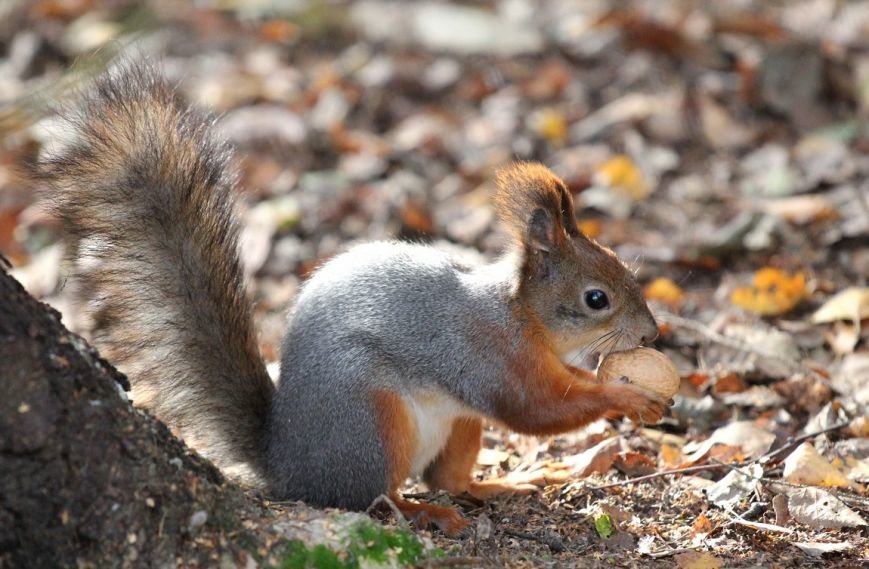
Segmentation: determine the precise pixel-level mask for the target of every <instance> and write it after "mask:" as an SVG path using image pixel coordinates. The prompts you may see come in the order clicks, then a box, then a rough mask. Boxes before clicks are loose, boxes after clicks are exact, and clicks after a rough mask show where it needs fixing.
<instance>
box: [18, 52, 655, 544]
mask: <svg viewBox="0 0 869 569" xmlns="http://www.w3.org/2000/svg"><path fill="white" fill-rule="evenodd" d="M65 121H66V122H65V124H66V125H67V126H68V127H69V128H71V129H72V132H73V134H74V136H72V137H70V138H71V140H69V141H67V142H65V143H64V144H63V145H60V147H59V148H55V149H54V150H50V151H45V152H43V155H42V156H41V157H40V158H38V160H37V161H36V163H35V164H34V165H33V172H32V175H33V177H34V183H35V184H37V185H41V186H42V187H43V188H44V190H45V191H46V194H47V196H48V200H49V203H50V207H51V208H52V209H53V211H54V212H55V214H56V215H57V216H58V217H59V218H60V219H61V222H62V226H63V228H64V232H65V234H66V236H67V237H68V239H69V240H70V242H71V245H72V247H71V249H72V254H71V257H72V259H71V261H72V267H73V277H74V281H75V282H76V283H77V287H78V290H79V293H80V294H81V295H82V305H83V309H84V310H85V312H86V313H87V314H89V316H90V317H91V318H92V321H93V323H94V328H95V332H94V337H93V339H94V342H95V344H96V345H97V347H98V348H100V350H101V351H102V352H103V354H104V356H105V357H106V358H107V359H108V360H109V361H112V362H113V363H115V364H116V365H117V366H118V368H119V369H120V370H121V371H123V372H125V373H126V374H127V375H128V377H129V379H130V381H131V384H132V399H133V401H134V402H135V403H136V404H137V405H138V406H142V407H145V408H146V409H148V410H149V411H151V412H152V413H153V414H154V415H156V416H157V417H158V418H160V419H161V420H162V421H163V422H165V423H166V424H167V425H169V426H170V427H171V428H172V429H173V430H174V431H175V432H176V433H177V434H179V435H180V436H181V438H183V439H184V440H185V441H186V442H187V444H188V445H189V446H190V447H192V448H194V449H196V450H197V451H198V452H200V453H201V454H202V455H204V456H205V457H206V458H208V459H210V460H212V461H213V462H214V463H215V464H216V465H217V466H218V467H219V468H221V469H222V470H224V471H226V472H228V473H229V474H230V475H232V476H236V477H238V478H241V479H243V480H252V481H256V482H257V483H260V484H263V485H264V488H266V489H267V492H268V493H269V495H271V496H274V497H276V498H278V499H291V500H302V501H304V502H307V503H309V504H311V505H313V506H320V507H340V508H346V509H355V510H361V509H365V508H366V507H368V506H369V505H370V504H372V502H373V501H374V500H376V499H377V498H379V497H380V496H381V495H386V496H388V497H389V498H391V500H392V501H393V502H394V504H395V505H396V506H397V507H398V509H399V510H400V511H401V512H402V513H403V514H405V515H406V516H408V517H409V518H411V519H413V520H415V521H416V522H418V523H420V524H422V525H428V524H429V523H433V524H435V525H437V526H438V527H440V528H441V529H442V530H443V531H444V532H446V533H447V534H451V535H452V534H456V533H459V532H460V531H461V530H462V529H463V528H464V527H465V526H467V525H468V522H467V521H466V520H465V519H464V517H463V516H462V515H461V514H460V513H459V512H458V511H457V510H456V509H454V508H452V507H444V506H438V505H434V504H427V503H416V502H411V501H409V500H406V499H404V498H403V497H402V496H401V494H400V493H399V490H400V488H401V486H402V484H403V483H404V481H405V480H406V479H407V478H408V477H410V476H415V475H421V476H422V478H423V480H424V481H425V482H426V483H427V484H428V485H429V486H430V487H431V488H433V489H443V490H445V491H447V492H449V493H452V494H462V493H464V492H469V493H470V494H472V495H475V496H479V497H487V496H491V495H494V494H498V493H500V492H513V491H520V490H521V489H519V488H518V487H517V486H516V485H511V484H510V483H508V482H507V481H506V480H488V481H485V480H484V481H478V480H475V479H474V477H473V466H474V463H475V461H476V457H477V454H478V452H479V450H480V447H481V432H482V426H483V421H484V420H491V421H494V422H495V423H497V424H500V425H504V426H506V427H508V428H510V429H512V430H514V431H516V432H519V433H526V434H533V435H552V434H557V433H564V432H567V431H570V430H573V429H576V428H578V427H580V426H582V425H585V424H587V423H589V422H591V421H594V420H596V419H598V418H601V417H608V418H615V417H621V416H627V417H629V418H632V419H634V420H637V421H649V422H654V421H657V420H658V419H660V417H661V415H662V413H663V410H664V407H665V405H666V402H665V401H663V400H662V398H661V397H660V396H659V395H657V394H655V393H653V392H651V391H647V390H645V389H643V388H641V387H638V386H635V385H632V384H630V383H625V382H613V383H604V382H600V381H598V380H597V378H596V376H595V374H594V373H592V372H590V371H587V370H583V369H579V368H576V367H572V366H570V365H567V364H566V363H564V362H563V358H565V356H566V355H567V354H568V353H570V352H572V351H575V350H582V351H583V352H584V353H586V354H605V353H608V352H611V351H618V350H626V349H631V348H634V347H636V346H638V345H640V344H643V343H647V342H649V341H651V340H652V339H654V337H656V336H657V326H656V324H655V320H654V318H653V317H652V315H651V313H650V311H649V309H648V307H647V305H646V303H645V301H644V299H643V296H642V293H641V290H640V288H639V285H638V284H637V282H636V280H635V278H634V275H633V274H632V273H631V271H629V270H628V269H627V268H626V266H625V265H624V264H623V263H622V262H621V261H620V260H619V259H618V258H617V257H616V255H615V254H614V253H613V252H611V251H610V250H609V249H606V248H604V247H602V246H601V245H598V244H597V243H596V242H594V241H593V240H591V239H590V238H588V237H586V236H585V235H584V234H583V233H582V232H581V231H580V230H579V228H578V225H577V222H576V218H575V214H574V204H573V199H572V196H571V193H570V191H568V189H567V187H566V186H565V184H564V183H563V182H562V181H561V180H560V179H559V178H558V177H556V176H555V175H554V174H553V173H552V172H551V171H549V170H548V169H547V168H546V167H544V166H542V165H540V164H536V163H517V164H514V165H512V166H508V167H506V168H505V169H504V170H502V171H501V172H500V174H499V175H498V176H497V184H496V185H497V190H496V195H495V206H496V208H497V212H498V215H499V218H500V220H501V222H502V223H503V224H504V225H505V226H506V228H507V229H508V230H509V233H510V245H509V247H508V250H507V251H506V252H505V253H504V254H503V255H502V256H501V257H500V258H499V259H498V260H496V261H494V262H492V263H489V264H482V265H479V266H470V265H467V264H462V263H460V262H458V261H456V260H454V259H453V258H451V257H450V256H449V255H448V254H446V253H444V252H441V251H440V250H439V249H437V248H435V247H433V246H431V245H425V244H411V243H402V242H375V243H369V244H363V245H358V246H356V247H354V248H352V249H351V250H349V251H348V252H346V253H343V254H340V255H338V256H336V257H334V258H332V259H331V260H329V261H328V262H326V263H325V264H324V265H323V266H322V267H321V268H319V269H318V270H316V271H315V272H314V274H313V276H311V277H310V279H309V280H308V281H307V282H306V283H305V284H304V285H303V287H302V288H301V291H300V293H299V294H298V297H297V299H296V301H295V304H294V306H293V307H292V308H291V310H290V314H289V316H288V320H287V327H286V336H285V339H284V341H283V344H282V348H281V358H280V360H281V362H280V363H281V366H280V376H279V380H278V382H277V386H275V385H274V384H273V382H272V381H271V379H270V377H269V375H268V373H267V372H266V368H265V365H264V363H263V361H262V359H261V357H260V355H259V352H258V347H257V342H256V332H255V330H254V327H253V324H252V304H251V301H250V300H249V299H248V298H247V296H246V292H245V286H244V282H243V280H244V279H243V275H242V269H241V265H240V260H239V255H238V246H237V245H238V235H239V222H238V220H237V217H236V214H235V213H234V211H235V199H236V198H235V197H234V195H233V193H234V179H233V173H232V171H231V168H230V167H229V165H228V163H229V160H230V158H231V152H230V149H229V147H228V145H227V144H226V143H225V142H224V141H221V140H220V139H219V137H218V136H217V135H216V134H215V133H214V130H213V128H212V126H211V119H209V118H208V117H207V116H206V115H205V114H204V113H202V112H201V111H198V110H196V109H193V108H189V107H188V106H187V105H186V104H185V103H184V102H183V101H182V100H181V97H180V96H178V95H177V93H175V91H174V90H173V88H172V87H171V86H170V84H169V83H168V82H167V80H166V79H165V78H163V76H162V75H161V74H160V73H159V72H158V71H156V70H155V69H154V68H153V66H151V65H150V64H144V63H129V62H128V63H126V64H122V65H119V66H116V67H114V68H112V69H110V70H109V71H107V72H105V73H104V74H103V75H102V76H101V77H99V78H97V79H96V80H95V82H94V85H93V86H92V87H91V88H89V89H87V90H86V91H85V93H84V94H83V96H82V99H81V102H80V103H79V104H78V105H77V106H75V108H74V109H73V110H72V111H70V112H68V113H66V115H65Z"/></svg>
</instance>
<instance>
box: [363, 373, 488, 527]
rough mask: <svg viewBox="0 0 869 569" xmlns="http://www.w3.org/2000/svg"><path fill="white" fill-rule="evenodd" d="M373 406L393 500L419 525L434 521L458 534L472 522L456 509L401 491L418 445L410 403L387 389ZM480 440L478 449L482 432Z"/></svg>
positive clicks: (377, 395)
mask: <svg viewBox="0 0 869 569" xmlns="http://www.w3.org/2000/svg"><path fill="white" fill-rule="evenodd" d="M374 405H375V409H376V410H377V418H378V429H379V431H380V437H381V441H382V442H383V450H384V452H385V455H386V461H387V465H386V466H387V472H388V476H389V491H388V494H389V497H390V499H391V500H392V501H393V503H394V504H395V505H396V507H398V509H399V510H400V511H401V513H402V514H404V515H405V516H406V517H407V518H408V519H410V520H412V521H413V522H414V523H415V524H416V525H417V526H418V527H427V526H429V525H431V524H434V525H436V526H437V527H439V528H440V529H441V531H443V532H444V533H445V534H447V535H450V536H455V535H458V534H459V533H461V531H462V530H463V529H464V528H466V527H467V526H468V525H469V524H468V521H467V520H466V519H465V518H464V517H462V515H461V514H460V513H459V512H458V510H456V508H449V507H444V506H435V505H433V504H421V503H416V502H409V501H407V500H405V499H404V498H402V497H401V495H400V493H399V489H400V488H401V485H402V484H404V481H405V480H406V479H407V478H408V477H409V476H410V475H411V469H412V467H413V463H412V461H413V456H414V454H415V451H416V446H417V441H416V426H415V425H414V422H413V419H412V418H411V413H410V411H409V410H408V408H407V405H406V404H405V402H404V401H403V400H402V398H401V396H399V395H398V394H396V393H393V392H392V391H387V390H381V391H377V392H376V393H375V394H374ZM477 439H478V448H479V435H478V436H477ZM475 456H476V455H475ZM471 464H473V461H472V463H471Z"/></svg>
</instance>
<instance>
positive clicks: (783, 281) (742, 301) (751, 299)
mask: <svg viewBox="0 0 869 569" xmlns="http://www.w3.org/2000/svg"><path fill="white" fill-rule="evenodd" d="M806 294H807V290H806V277H805V275H804V274H803V273H796V274H795V275H793V276H791V275H789V274H788V273H785V272H784V271H781V270H779V269H774V268H771V267H764V268H762V269H760V270H759V271H757V272H756V273H755V274H754V281H753V282H752V284H751V286H744V287H739V288H737V289H736V290H734V291H733V292H732V293H731V294H730V301H731V302H732V303H733V304H735V305H737V306H739V307H740V308H744V309H745V310H748V311H750V312H754V313H757V314H761V315H763V316H774V315H779V314H784V313H786V312H789V311H790V310H791V309H793V308H794V307H795V306H796V305H797V304H799V302H800V301H801V300H802V299H803V298H805V297H806Z"/></svg>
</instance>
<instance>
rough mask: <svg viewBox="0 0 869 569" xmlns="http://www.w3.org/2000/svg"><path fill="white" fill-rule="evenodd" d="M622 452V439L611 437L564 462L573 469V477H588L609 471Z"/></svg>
mask: <svg viewBox="0 0 869 569" xmlns="http://www.w3.org/2000/svg"><path fill="white" fill-rule="evenodd" d="M621 451H622V441H621V438H620V437H610V438H608V439H606V440H603V441H601V442H599V443H598V444H596V445H594V446H593V447H591V448H590V449H588V450H586V451H583V452H582V453H580V454H578V455H576V456H572V457H569V458H565V459H564V462H565V464H568V465H569V466H570V467H571V469H572V473H573V475H575V476H588V475H589V474H592V473H593V472H606V471H607V470H609V469H610V467H612V465H613V463H614V462H615V460H616V457H617V456H618V454H619V453H620V452H621Z"/></svg>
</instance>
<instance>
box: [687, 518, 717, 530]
mask: <svg viewBox="0 0 869 569" xmlns="http://www.w3.org/2000/svg"><path fill="white" fill-rule="evenodd" d="M714 528H715V526H714V525H713V524H712V520H710V519H709V517H708V516H707V515H706V514H700V515H699V516H697V519H696V520H694V523H693V524H691V533H692V534H694V535H697V534H702V535H708V534H710V533H712V530H713V529H714Z"/></svg>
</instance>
